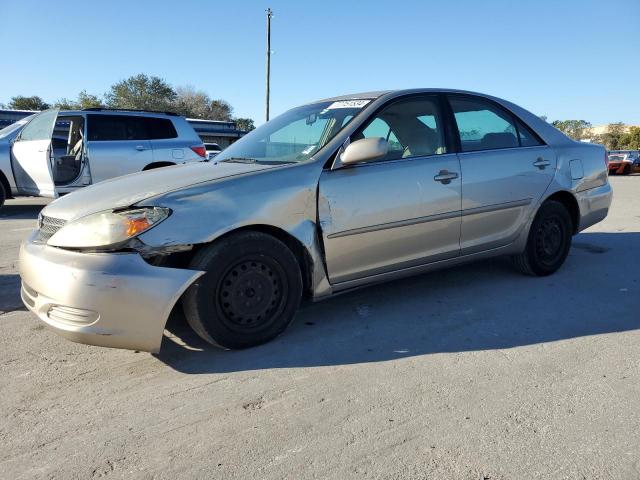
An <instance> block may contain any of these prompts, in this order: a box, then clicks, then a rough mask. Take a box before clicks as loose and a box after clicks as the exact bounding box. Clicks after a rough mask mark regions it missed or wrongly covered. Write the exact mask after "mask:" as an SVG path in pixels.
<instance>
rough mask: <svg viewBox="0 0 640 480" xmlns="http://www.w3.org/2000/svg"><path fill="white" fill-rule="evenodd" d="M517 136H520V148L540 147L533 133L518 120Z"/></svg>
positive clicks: (539, 142)
mask: <svg viewBox="0 0 640 480" xmlns="http://www.w3.org/2000/svg"><path fill="white" fill-rule="evenodd" d="M517 123H518V135H519V136H520V146H521V147H537V146H538V145H542V142H541V141H540V140H539V139H538V137H537V136H536V134H535V133H533V132H532V131H531V129H530V128H529V127H527V126H526V125H525V124H524V123H522V122H521V121H519V120H518V122H517Z"/></svg>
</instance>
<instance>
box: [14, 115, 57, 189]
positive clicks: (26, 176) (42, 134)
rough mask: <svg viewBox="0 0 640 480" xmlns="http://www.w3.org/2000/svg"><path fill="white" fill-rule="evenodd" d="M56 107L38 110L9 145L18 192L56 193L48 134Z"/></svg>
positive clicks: (49, 133)
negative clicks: (10, 145) (39, 111)
mask: <svg viewBox="0 0 640 480" xmlns="http://www.w3.org/2000/svg"><path fill="white" fill-rule="evenodd" d="M57 118H58V109H57V108H54V109H51V110H45V111H44V112H41V113H39V114H38V115H36V116H35V117H33V119H32V120H31V121H30V122H29V123H28V124H27V125H26V126H25V127H24V128H23V129H22V132H20V135H18V137H17V138H16V139H15V141H14V143H13V146H12V147H11V166H12V168H13V176H14V178H15V180H16V188H17V189H18V192H19V193H22V194H26V195H36V196H40V197H51V198H54V197H55V196H56V191H55V183H54V180H53V166H52V160H51V158H52V155H53V152H52V147H51V137H52V135H53V128H54V126H55V123H56V119H57Z"/></svg>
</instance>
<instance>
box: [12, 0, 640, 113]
mask: <svg viewBox="0 0 640 480" xmlns="http://www.w3.org/2000/svg"><path fill="white" fill-rule="evenodd" d="M268 6H271V8H272V9H273V10H274V13H275V17H274V18H273V20H272V50H273V52H274V53H273V56H272V77H271V85H272V103H271V111H272V115H273V114H278V113H281V112H283V111H284V110H286V109H288V108H290V107H293V106H295V105H298V104H300V103H303V102H307V101H310V100H315V99H319V98H324V97H328V96H333V95H339V94H344V93H350V92H359V91H368V90H378V89H390V88H411V87H446V88H463V89H468V90H475V91H480V92H485V93H490V94H493V95H497V96H500V97H503V98H506V99H509V100H511V101H513V102H515V103H518V104H520V105H522V106H523V107H525V108H528V109H529V110H531V111H533V112H534V113H537V114H539V115H547V116H548V117H549V119H550V120H553V119H569V118H571V119H585V120H588V121H591V122H592V123H594V124H600V123H608V122H615V121H623V122H625V123H632V124H640V0H610V1H607V2H604V1H591V0H581V1H573V0H554V1H551V0H538V1H535V2H524V1H522V2H520V1H506V0H505V1H501V0H495V1H493V0H484V1H481V0H475V1H471V0H460V1H445V0H422V1H401V0H395V1H389V0H384V1H374V0H369V1H366V2H364V1H362V2H356V1H352V2H349V1H348V0H342V1H334V0H322V1H315V2H310V1H285V0H273V1H252V0H243V1H212V0H208V1H204V0H203V1H189V0H181V1H176V2H169V1H160V0H155V1H146V0H144V1H133V0H128V1H121V0H110V1H101V2H97V1H86V0H85V1H70V0H69V1H63V0H60V1H44V0H42V1H32V0H0V45H2V47H1V50H2V64H1V65H2V66H1V67H0V102H5V103H6V102H7V101H8V100H9V99H10V97H12V96H14V95H18V94H21V95H40V96H41V97H43V98H44V99H45V100H47V101H55V100H56V99H58V98H60V97H71V98H74V97H75V96H76V95H77V93H78V92H79V91H80V90H82V89H86V90H87V91H88V92H90V93H96V94H102V93H104V92H105V91H106V90H107V89H108V88H109V86H110V85H111V84H113V83H114V82H116V81H118V80H120V79H123V78H126V77H128V76H130V75H133V74H137V73H140V72H144V73H147V74H152V75H158V76H160V77H163V78H164V79H166V80H167V81H168V82H170V83H171V84H173V85H176V86H177V85H187V84H188V85H193V86H195V87H196V88H198V89H201V90H204V91H206V92H207V93H209V94H210V95H211V96H212V97H213V98H223V99H225V100H227V101H228V102H230V103H231V104H232V105H233V107H234V109H235V114H236V116H241V117H245V116H248V117H252V118H254V119H255V120H256V123H261V122H262V121H263V118H264V78H265V60H264V50H265V14H264V10H265V9H266V8H267V7H268Z"/></svg>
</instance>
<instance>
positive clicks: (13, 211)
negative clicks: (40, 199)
mask: <svg viewBox="0 0 640 480" xmlns="http://www.w3.org/2000/svg"><path fill="white" fill-rule="evenodd" d="M45 206H46V205H43V204H37V205H32V204H29V205H23V204H19V205H12V204H10V203H6V204H5V205H3V206H2V208H0V220H4V219H11V220H35V219H37V218H38V214H39V213H40V210H42V209H43V208H44V207H45Z"/></svg>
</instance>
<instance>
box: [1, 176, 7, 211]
mask: <svg viewBox="0 0 640 480" xmlns="http://www.w3.org/2000/svg"><path fill="white" fill-rule="evenodd" d="M6 199H7V192H6V191H5V189H4V185H3V184H2V181H1V180H0V208H2V206H3V205H4V201H5V200H6Z"/></svg>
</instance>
